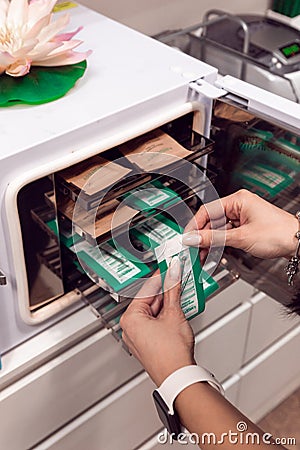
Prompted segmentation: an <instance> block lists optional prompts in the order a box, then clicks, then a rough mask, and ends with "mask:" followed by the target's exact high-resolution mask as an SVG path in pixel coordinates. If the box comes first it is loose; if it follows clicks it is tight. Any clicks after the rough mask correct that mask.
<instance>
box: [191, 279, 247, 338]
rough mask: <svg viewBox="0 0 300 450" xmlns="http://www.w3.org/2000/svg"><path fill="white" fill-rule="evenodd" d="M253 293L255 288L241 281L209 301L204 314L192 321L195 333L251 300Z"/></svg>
mask: <svg viewBox="0 0 300 450" xmlns="http://www.w3.org/2000/svg"><path fill="white" fill-rule="evenodd" d="M253 292H254V288H253V286H251V285H250V284H248V283H246V282H245V281H243V280H241V279H239V280H237V281H235V282H234V283H233V284H232V285H231V286H229V287H228V288H226V289H225V290H224V291H222V292H220V294H217V295H215V296H214V297H212V298H211V299H208V301H207V302H206V306H205V311H204V313H203V314H200V316H198V317H195V319H193V320H192V321H191V325H192V328H193V330H194V332H195V333H197V332H199V331H201V330H203V329H204V328H207V327H208V326H209V325H211V324H212V323H213V322H215V321H216V320H218V319H220V318H221V317H223V316H224V315H225V314H227V313H228V312H229V311H231V310H233V309H234V308H235V307H236V306H238V305H239V304H241V303H243V302H245V301H246V300H248V299H250V298H251V296H252V294H253Z"/></svg>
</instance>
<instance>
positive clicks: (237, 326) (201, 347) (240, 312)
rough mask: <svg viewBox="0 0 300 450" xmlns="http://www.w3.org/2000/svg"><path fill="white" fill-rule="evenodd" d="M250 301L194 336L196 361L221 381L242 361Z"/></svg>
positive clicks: (235, 369) (237, 367) (233, 371)
mask: <svg viewBox="0 0 300 450" xmlns="http://www.w3.org/2000/svg"><path fill="white" fill-rule="evenodd" d="M250 310H251V305H250V304H249V303H247V302H246V303H245V304H242V305H240V306H239V307H238V308H235V309H234V310H233V311H231V312H230V313H229V314H227V315H226V316H224V317H222V318H221V319H220V320H218V321H217V322H215V323H214V324H213V325H211V326H210V327H209V328H207V329H205V330H204V331H202V332H201V333H200V334H199V335H198V336H197V337H196V343H197V347H196V351H195V356H196V360H197V362H198V364H200V365H201V366H204V367H207V368H209V370H211V371H212V372H213V373H214V374H215V376H216V377H217V378H218V380H220V381H223V380H225V379H226V378H228V377H229V376H230V375H232V374H234V373H235V372H237V371H238V370H239V369H240V367H241V366H242V363H243V357H244V351H245V344H246V338H247V330H248V322H249V317H250Z"/></svg>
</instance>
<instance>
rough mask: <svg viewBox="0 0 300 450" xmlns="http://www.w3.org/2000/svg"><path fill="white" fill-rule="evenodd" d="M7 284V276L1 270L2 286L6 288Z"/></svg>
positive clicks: (0, 283)
mask: <svg viewBox="0 0 300 450" xmlns="http://www.w3.org/2000/svg"><path fill="white" fill-rule="evenodd" d="M6 284H7V280H6V276H5V275H4V273H3V272H2V271H1V270H0V286H5V285H6Z"/></svg>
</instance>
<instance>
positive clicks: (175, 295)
mask: <svg viewBox="0 0 300 450" xmlns="http://www.w3.org/2000/svg"><path fill="white" fill-rule="evenodd" d="M180 290H181V264H180V260H179V258H178V256H174V257H173V258H172V261H171V264H170V266H169V269H168V271H167V274H166V278H165V282H164V303H163V310H164V311H166V310H169V309H174V308H175V309H180V311H181V308H180Z"/></svg>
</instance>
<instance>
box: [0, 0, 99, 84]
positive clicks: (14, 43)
mask: <svg viewBox="0 0 300 450" xmlns="http://www.w3.org/2000/svg"><path fill="white" fill-rule="evenodd" d="M56 1H57V0H31V1H30V3H28V0H11V1H9V0H0V75H1V74H2V73H4V72H5V73H6V74H7V75H11V76H12V77H22V76H24V75H26V74H27V73H28V72H29V71H30V67H31V66H64V65H69V64H75V63H78V62H80V61H83V60H84V59H86V58H87V57H88V56H89V55H90V53H91V51H88V52H83V53H80V52H74V51H73V50H74V48H76V47H77V46H78V45H80V44H81V43H82V41H79V40H75V39H74V40H72V38H73V36H75V34H77V33H78V32H79V31H80V30H81V29H82V27H79V28H78V29H77V30H75V31H74V32H72V33H64V34H59V33H61V31H62V30H63V29H64V28H65V26H66V25H67V24H68V22H69V19H70V18H69V15H68V14H65V15H63V16H60V17H59V18H58V19H57V20H56V21H54V20H52V10H53V7H54V5H55V3H56Z"/></svg>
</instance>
